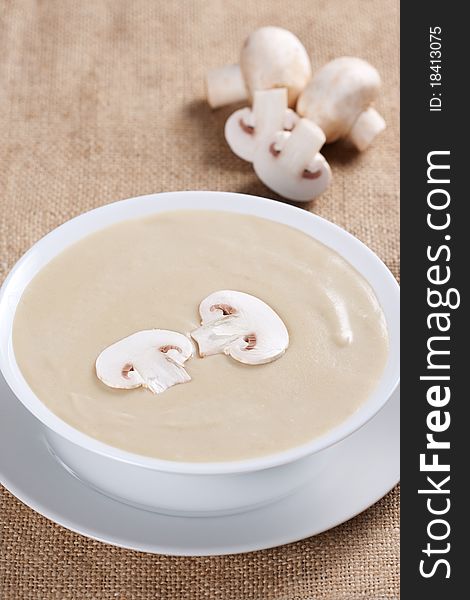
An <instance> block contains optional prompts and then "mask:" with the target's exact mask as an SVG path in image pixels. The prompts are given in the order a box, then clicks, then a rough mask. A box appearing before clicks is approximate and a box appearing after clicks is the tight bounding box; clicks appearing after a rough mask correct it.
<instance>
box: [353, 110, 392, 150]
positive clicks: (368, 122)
mask: <svg viewBox="0 0 470 600" xmlns="http://www.w3.org/2000/svg"><path fill="white" fill-rule="evenodd" d="M385 127H386V125H385V121H384V119H383V117H382V116H381V115H380V114H379V113H378V112H377V111H376V110H375V108H372V107H369V108H368V109H367V110H365V111H364V112H362V113H361V114H360V115H359V116H358V117H357V119H356V120H355V122H354V124H353V126H352V127H351V129H350V131H349V133H348V135H347V139H348V140H349V141H350V142H351V143H352V144H354V146H355V147H356V148H357V149H358V150H359V151H361V152H362V151H363V150H365V149H366V148H368V147H369V146H370V145H371V143H372V141H373V139H374V138H375V137H376V136H377V135H379V133H380V132H382V131H383V130H384V129H385Z"/></svg>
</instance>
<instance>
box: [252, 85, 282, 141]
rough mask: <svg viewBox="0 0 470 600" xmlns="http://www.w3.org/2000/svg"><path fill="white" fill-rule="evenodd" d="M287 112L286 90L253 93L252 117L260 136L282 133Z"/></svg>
mask: <svg viewBox="0 0 470 600" xmlns="http://www.w3.org/2000/svg"><path fill="white" fill-rule="evenodd" d="M286 110H287V90H286V88H278V89H274V90H262V91H257V92H255V95H254V98H253V115H254V118H255V127H256V128H257V130H258V132H259V133H260V134H261V135H264V134H268V135H269V134H271V133H272V132H273V131H282V130H283V128H284V121H285V118H286Z"/></svg>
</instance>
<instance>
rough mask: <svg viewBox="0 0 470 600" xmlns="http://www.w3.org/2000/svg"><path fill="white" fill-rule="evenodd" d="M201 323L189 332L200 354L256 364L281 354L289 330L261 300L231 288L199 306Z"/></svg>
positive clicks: (284, 348) (217, 293) (205, 300)
mask: <svg viewBox="0 0 470 600" xmlns="http://www.w3.org/2000/svg"><path fill="white" fill-rule="evenodd" d="M199 314H200V315H201V322H202V325H201V327H199V328H198V329H196V330H195V331H193V332H192V333H191V335H192V337H193V338H194V339H195V340H196V342H197V344H198V346H199V353H200V355H201V356H208V355H212V354H221V353H224V354H227V355H229V356H231V357H232V358H234V359H235V360H237V361H239V362H241V363H245V364H250V365H260V364H264V363H268V362H272V361H273V360H275V359H276V358H279V357H280V356H282V355H283V354H284V352H285V351H286V349H287V347H288V345H289V333H288V331H287V328H286V326H285V325H284V322H283V321H282V319H281V318H280V317H279V316H278V314H277V313H276V312H275V311H274V310H273V309H272V308H271V307H270V306H268V305H267V304H266V303H265V302H263V301H262V300H260V299H259V298H257V297H256V296H252V295H250V294H246V293H245V292H238V291H235V290H219V291H217V292H214V293H212V294H210V295H209V296H207V298H204V300H203V301H202V302H201V304H200V305H199Z"/></svg>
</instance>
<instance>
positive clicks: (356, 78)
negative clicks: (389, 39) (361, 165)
mask: <svg viewBox="0 0 470 600" xmlns="http://www.w3.org/2000/svg"><path fill="white" fill-rule="evenodd" d="M379 89H380V75H379V73H378V71H377V69H375V68H374V67H373V66H372V65H371V64H369V63H368V62H367V61H365V60H362V59H361V58H355V57H352V56H342V57H340V58H335V59H334V60H331V61H330V62H329V63H327V64H326V65H324V66H323V67H322V68H321V69H320V70H319V71H318V72H317V73H315V75H314V76H313V78H312V79H311V81H310V83H309V84H308V85H307V86H306V88H305V89H304V90H303V91H302V93H301V94H300V96H299V99H298V102H297V112H298V113H299V115H301V116H302V117H307V118H308V119H311V120H312V121H314V122H315V123H316V124H317V125H318V126H319V127H321V129H323V131H324V132H325V135H326V142H327V143H328V144H329V143H330V142H335V141H336V140H338V139H340V138H345V139H348V140H349V141H351V142H352V144H353V145H354V146H356V148H357V149H358V150H360V151H363V150H365V149H366V148H368V146H369V145H370V144H371V143H372V141H373V139H374V138H375V137H376V136H377V135H378V134H379V133H380V132H381V131H383V130H384V129H385V121H384V119H383V118H382V117H381V115H380V114H379V113H378V112H377V111H376V110H375V108H372V106H371V104H372V102H374V100H375V99H376V98H377V96H378V93H379Z"/></svg>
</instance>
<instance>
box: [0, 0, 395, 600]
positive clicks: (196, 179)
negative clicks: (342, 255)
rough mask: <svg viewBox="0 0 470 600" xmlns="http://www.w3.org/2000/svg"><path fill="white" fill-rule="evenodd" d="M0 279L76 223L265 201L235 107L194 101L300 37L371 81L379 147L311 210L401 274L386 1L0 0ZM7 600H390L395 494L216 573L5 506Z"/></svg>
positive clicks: (2, 566)
mask: <svg viewBox="0 0 470 600" xmlns="http://www.w3.org/2000/svg"><path fill="white" fill-rule="evenodd" d="M0 12H1V19H0V131H1V138H0V279H3V277H4V276H5V275H6V273H7V272H8V270H9V269H10V268H11V267H12V265H13V264H14V262H15V261H16V260H17V259H18V258H19V257H20V256H21V254H22V253H23V252H24V251H25V250H26V249H27V248H28V247H29V246H30V245H31V244H32V243H33V242H35V241H36V240H37V239H39V238H40V237H41V236H42V235H44V234H45V233H46V232H48V231H49V230H51V229H53V228H54V227H56V226H57V225H59V224H60V223H62V222H64V221H65V220H67V219H69V218H70V217H73V216H75V215H77V214H79V213H81V212H83V211H85V210H88V209H91V208H93V207H96V206H99V205H101V204H105V203H108V202H111V201H114V200H117V199H121V198H126V197H130V196H135V195H140V194H146V193H150V192H159V191H167V190H180V189H210V190H228V191H237V192H244V193H249V194H255V195H262V196H267V197H273V198H276V196H275V195H273V194H272V193H271V192H270V191H269V190H267V189H266V188H265V187H264V186H263V185H262V184H260V183H259V182H258V181H257V180H256V177H255V175H254V174H253V172H252V170H251V167H250V166H249V165H248V164H247V163H244V162H242V161H241V160H239V159H237V158H236V157H235V156H234V155H232V154H231V153H230V151H229V150H228V148H227V146H226V145H225V143H224V140H223V124H224V120H225V118H226V117H227V115H228V114H229V113H230V109H221V110H218V111H215V112H212V111H211V110H210V109H209V108H208V107H207V105H206V104H205V102H204V86H203V79H204V74H205V72H206V70H207V69H208V68H209V67H214V66H217V65H222V64H225V63H230V62H236V60H237V54H238V49H239V47H240V44H241V42H242V40H243V38H244V37H245V36H246V35H247V34H248V33H249V32H250V31H251V30H252V29H254V28H255V27H258V26H260V25H264V24H274V25H280V26H283V27H286V28H287V29H290V30H292V31H293V32H295V33H296V34H297V35H298V36H299V37H300V38H301V39H302V41H303V42H304V44H305V45H306V47H307V49H308V51H309V53H310V55H311V56H312V60H313V65H314V68H318V67H319V66H320V65H321V64H322V63H324V62H326V61H327V60H329V59H331V58H333V57H335V56H341V55H345V54H348V55H355V56H361V57H364V58H366V59H368V60H370V61H371V62H372V63H373V64H374V65H375V66H376V67H377V68H378V69H379V71H380V73H381V75H382V77H383V84H384V85H383V91H382V93H381V96H380V99H379V101H378V103H377V106H378V109H379V110H380V112H381V113H382V114H383V115H384V117H385V118H386V120H387V123H388V129H387V130H386V132H385V133H384V134H383V135H381V136H380V138H379V139H377V141H376V143H375V145H374V147H373V148H371V149H370V150H369V151H367V152H365V153H363V154H357V153H355V152H353V151H351V150H347V149H346V148H345V147H344V146H343V145H342V144H335V145H333V146H331V147H328V148H325V151H324V153H325V155H326V157H327V158H328V160H329V161H330V164H331V166H332V169H333V174H334V182H333V184H332V186H331V188H330V189H329V190H328V191H327V192H326V193H325V194H324V195H323V196H322V197H321V198H320V199H318V200H317V201H316V202H314V203H312V204H310V205H308V206H306V209H307V210H312V211H314V212H316V213H317V214H319V215H321V216H323V217H326V218H327V219H330V220H332V221H334V222H336V223H338V224H339V225H341V226H343V227H345V228H346V229H348V230H349V231H350V232H351V233H353V234H354V235H356V236H357V237H359V238H360V239H361V240H363V241H364V242H365V243H366V244H367V245H369V246H370V247H371V248H372V249H373V250H374V251H375V252H377V253H378V255H379V256H380V257H381V258H382V259H383V260H384V261H385V262H386V263H387V265H388V266H389V267H390V268H391V270H392V271H393V272H394V274H395V275H397V276H398V259H399V255H398V184H399V172H398V158H399V155H398V152H399V146H398V142H399V131H398V110H399V106H398V85H399V80H398V5H397V2H396V0H394V1H390V0H289V1H287V2H286V1H285V0H250V1H249V0H246V1H235V0H230V1H229V0H199V1H196V0H194V1H190V0H180V1H176V0H174V1H168V0H165V1H163V0H133V1H132V2H128V1H127V0H80V1H73V0H70V1H69V0H48V1H47V2H46V1H39V0H16V1H13V0H12V1H8V0H3V1H2V2H0ZM1 520H2V529H1V530H0V531H1V536H2V539H1V557H0V597H1V599H2V600H20V599H21V600H22V599H31V600H48V599H57V600H67V599H70V600H82V599H93V600H101V599H106V600H107V599H119V600H131V599H132V600H133V599H136V600H140V599H150V598H152V599H153V598H162V599H169V600H179V599H183V598H184V599H188V600H198V599H202V598H205V599H212V598H214V599H217V598H220V599H224V600H251V599H253V600H254V599H256V600H265V599H266V600H268V599H276V600H288V599H289V600H294V599H297V600H307V599H308V600H320V599H328V600H356V599H359V598H366V599H368V600H379V599H385V598H386V599H397V598H398V596H399V592H398V543H399V533H398V490H397V489H396V490H394V491H393V492H391V493H390V494H388V496H386V497H385V498H384V499H382V500H381V501H380V502H378V503H377V504H376V505H375V506H373V507H372V508H370V509H369V510H368V511H366V512H365V513H363V514H362V515H360V516H358V517H356V518H355V519H353V520H351V521H349V522H347V523H345V524H343V525H342V526H340V527H337V528H335V529H334V530H332V531H329V532H326V533H324V534H322V535H319V536H317V537H315V538H311V539H308V540H305V541H302V542H298V543H296V544H292V545H289V546H284V547H281V548H276V549H273V550H266V551H262V552H257V553H252V554H246V555H240V556H229V557H213V558H174V557H163V556H153V555H148V554H139V553H137V552H130V551H126V550H122V549H118V548H113V547H111V546H107V545H105V544H101V543H98V542H94V541H90V540H88V539H85V538H83V537H81V536H79V535H76V534H73V533H71V532H69V531H66V530H65V529H63V528H61V527H59V526H57V525H55V524H53V523H51V522H49V521H47V520H46V519H44V518H43V517H41V516H39V515H38V514H36V513H34V512H33V511H32V510H30V509H28V508H26V507H25V506H23V505H22V504H21V503H20V502H19V501H17V500H16V499H14V498H13V497H12V496H11V495H10V494H9V493H8V492H6V491H5V490H4V491H2V494H1Z"/></svg>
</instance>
